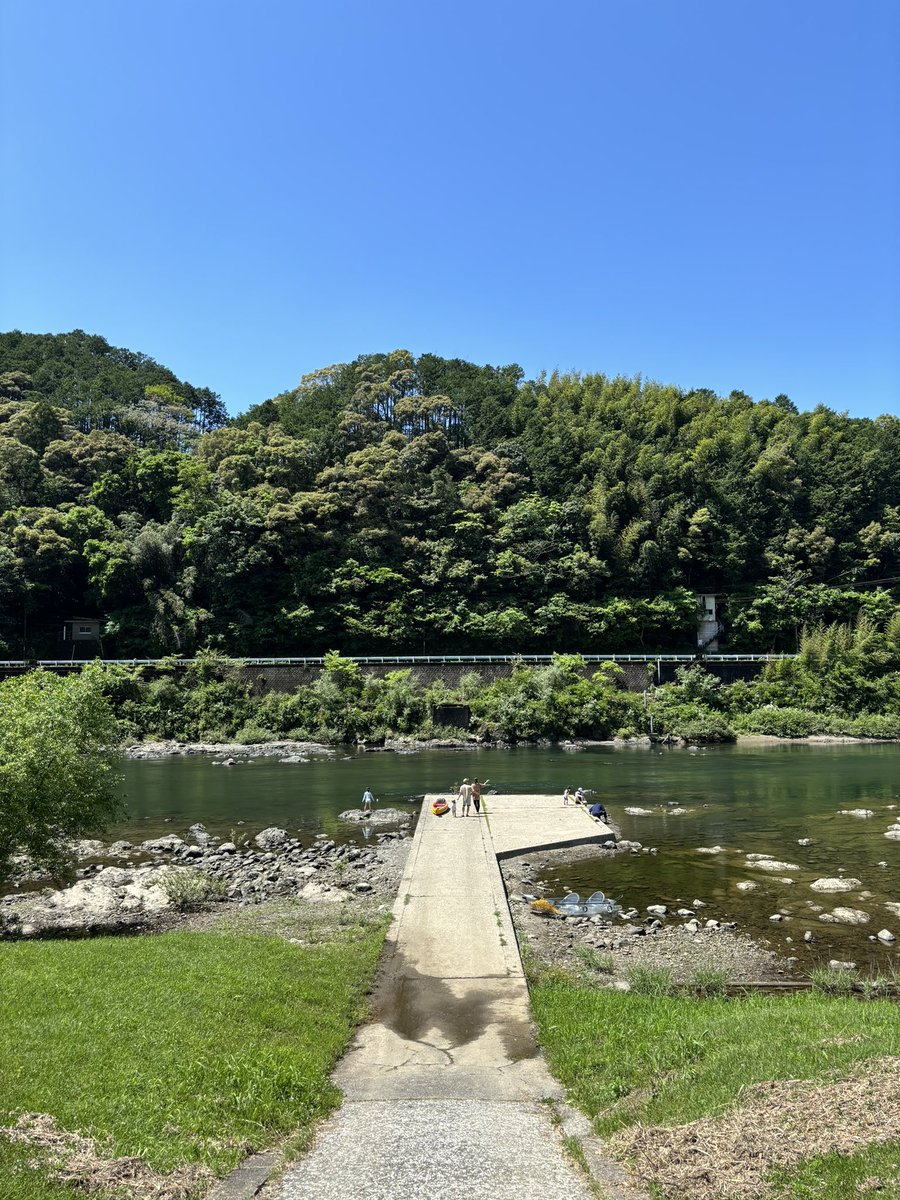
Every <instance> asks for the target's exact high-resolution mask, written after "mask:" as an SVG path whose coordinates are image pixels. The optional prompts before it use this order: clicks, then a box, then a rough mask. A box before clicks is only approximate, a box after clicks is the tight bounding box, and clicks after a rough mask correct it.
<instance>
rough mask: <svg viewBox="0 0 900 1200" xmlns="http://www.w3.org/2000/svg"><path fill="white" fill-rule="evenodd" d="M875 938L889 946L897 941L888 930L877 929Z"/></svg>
mask: <svg viewBox="0 0 900 1200" xmlns="http://www.w3.org/2000/svg"><path fill="white" fill-rule="evenodd" d="M876 936H877V938H878V940H879V942H884V943H885V944H886V945H890V944H891V943H892V942H896V940H897V939H896V937H895V936H894V934H892V933H891V931H890V930H889V929H879V930H878V933H877V935H876Z"/></svg>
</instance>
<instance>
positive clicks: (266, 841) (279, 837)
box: [253, 825, 288, 850]
mask: <svg viewBox="0 0 900 1200" xmlns="http://www.w3.org/2000/svg"><path fill="white" fill-rule="evenodd" d="M253 840H254V841H255V842H256V844H257V846H259V848H260V849H261V850H271V849H272V847H273V846H281V845H282V844H283V843H284V842H286V841H287V840H288V832H287V830H286V829H280V828H279V827H278V826H277V825H270V826H269V827H268V828H267V829H263V830H261V831H260V832H259V833H258V834H257V835H256V837H255V838H254V839H253Z"/></svg>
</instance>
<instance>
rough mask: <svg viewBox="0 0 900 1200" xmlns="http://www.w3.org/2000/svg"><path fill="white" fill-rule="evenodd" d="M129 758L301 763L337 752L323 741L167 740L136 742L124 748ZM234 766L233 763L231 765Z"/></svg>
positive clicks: (124, 752)
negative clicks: (210, 757) (211, 757)
mask: <svg viewBox="0 0 900 1200" xmlns="http://www.w3.org/2000/svg"><path fill="white" fill-rule="evenodd" d="M123 754H124V755H125V757H126V758H170V757H173V756H176V755H179V756H193V755H215V756H216V757H217V758H221V759H229V758H230V759H241V758H283V759H294V760H295V761H298V762H299V761H300V760H301V759H303V758H305V757H307V756H308V755H326V756H327V755H332V754H334V749H333V747H331V746H326V745H325V744H324V743H323V742H293V741H279V742H251V743H249V744H245V743H244V742H178V741H175V740H174V739H171V738H169V739H166V740H163V741H156V742H135V743H134V744H132V745H130V746H125V747H124V748H123ZM228 765H229V766H230V765H232V764H231V763H229V764H228Z"/></svg>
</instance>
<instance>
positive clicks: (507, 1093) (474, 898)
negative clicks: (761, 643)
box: [265, 796, 604, 1200]
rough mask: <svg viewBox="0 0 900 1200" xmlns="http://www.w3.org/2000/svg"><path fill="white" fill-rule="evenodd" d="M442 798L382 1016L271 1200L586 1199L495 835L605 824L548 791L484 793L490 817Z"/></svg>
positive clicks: (401, 919)
mask: <svg viewBox="0 0 900 1200" xmlns="http://www.w3.org/2000/svg"><path fill="white" fill-rule="evenodd" d="M431 799H432V797H430V796H426V798H425V801H424V804H423V812H422V817H421V819H420V821H419V824H418V828H417V831H416V836H415V840H414V842H413V846H412V848H411V850H410V855H409V859H408V861H407V865H406V870H405V873H404V877H403V879H402V881H401V884H400V890H399V894H398V897H397V902H396V904H395V906H394V917H395V920H394V923H393V925H392V927H391V931H390V933H389V935H388V941H387V944H386V947H385V954H384V958H383V960H382V961H383V965H382V971H381V977H380V982H379V984H378V987H377V990H376V993H375V996H374V998H373V1019H372V1021H371V1022H370V1023H369V1024H368V1025H365V1026H363V1027H362V1028H361V1029H360V1030H359V1032H358V1034H357V1037H356V1039H355V1041H354V1043H353V1045H352V1047H351V1049H350V1050H349V1051H348V1053H347V1054H346V1055H345V1056H344V1058H343V1060H342V1061H341V1063H340V1064H339V1066H338V1068H337V1070H336V1071H335V1073H334V1076H333V1078H334V1081H335V1083H336V1084H337V1085H338V1086H339V1087H340V1088H341V1089H342V1090H343V1092H344V1103H343V1105H342V1107H341V1109H340V1110H339V1111H338V1112H337V1113H336V1114H335V1115H334V1117H333V1118H332V1119H331V1120H330V1121H329V1122H327V1123H326V1125H325V1126H323V1128H322V1130H321V1131H320V1133H319V1136H318V1138H317V1141H316V1144H315V1146H314V1147H313V1149H312V1151H311V1152H310V1153H309V1155H308V1156H307V1157H306V1158H305V1159H304V1160H303V1161H302V1162H300V1163H298V1164H297V1165H296V1166H293V1167H291V1168H290V1169H289V1170H288V1171H287V1172H286V1173H285V1174H284V1176H282V1178H281V1179H280V1180H278V1181H277V1182H274V1183H273V1184H270V1185H269V1187H267V1188H266V1191H265V1195H266V1196H267V1197H270V1198H271V1200H312V1198H313V1197H315V1200H321V1198H322V1197H330V1196H335V1197H336V1196H340V1197H342V1200H356V1198H359V1200H363V1198H364V1197H365V1200H382V1198H383V1200H419V1198H422V1200H427V1198H431V1197H435V1198H437V1197H440V1200H456V1197H459V1198H460V1200H462V1198H463V1197H465V1198H466V1200H481V1198H484V1200H488V1198H489V1200H505V1198H506V1197H516V1200H519V1198H520V1197H521V1196H522V1195H523V1194H524V1193H526V1192H527V1193H531V1194H537V1195H540V1196H541V1197H542V1200H589V1197H590V1191H589V1189H588V1187H587V1185H586V1182H585V1180H584V1178H583V1176H582V1175H581V1173H580V1172H579V1171H578V1170H577V1169H576V1168H575V1167H574V1166H573V1164H572V1163H571V1161H570V1160H569V1159H568V1158H567V1157H566V1155H565V1154H564V1152H563V1149H562V1143H561V1139H560V1134H559V1133H558V1131H557V1129H556V1128H555V1126H554V1124H553V1122H552V1120H551V1112H550V1109H549V1107H548V1105H547V1104H546V1103H542V1101H548V1100H557V1101H559V1100H561V1099H562V1091H561V1089H560V1087H559V1084H558V1083H557V1082H556V1080H555V1079H554V1078H553V1077H552V1076H551V1074H550V1072H549V1071H548V1069H547V1067H546V1064H545V1063H544V1060H543V1058H542V1057H541V1055H540V1052H539V1049H538V1046H537V1042H536V1040H535V1036H534V1029H533V1026H532V1022H531V1014H530V1008H529V1001H528V989H527V986H526V983H525V977H524V973H523V971H522V963H521V959H520V957H519V952H518V947H517V944H516V938H515V933H514V931H513V926H512V921H511V919H510V914H509V909H508V906H507V903H506V896H505V892H504V889H503V883H502V880H501V877H500V871H499V868H498V866H497V859H496V852H495V847H494V843H493V841H492V836H491V835H492V832H494V830H495V829H496V831H497V834H498V837H500V839H501V841H502V844H503V846H504V847H507V846H509V845H513V844H515V843H516V840H517V837H519V836H524V837H526V838H528V839H533V838H535V837H537V838H538V840H539V842H540V840H541V839H543V844H547V843H548V842H549V841H550V840H552V841H554V843H557V844H558V843H559V841H560V839H561V838H562V839H563V840H564V839H565V838H566V836H567V835H568V836H570V837H571V838H572V841H573V843H574V842H576V841H579V840H580V841H583V840H584V839H585V838H586V837H587V836H593V837H597V835H598V832H599V833H600V834H603V832H604V830H603V829H602V828H601V829H600V830H599V831H598V830H597V827H596V826H595V825H593V824H592V823H590V818H589V817H588V816H587V814H586V813H585V812H584V811H583V810H581V809H578V810H573V809H564V808H562V807H561V806H560V805H559V802H558V801H556V802H555V803H553V804H552V805H551V803H550V798H549V797H493V796H491V797H488V798H487V808H488V817H487V819H486V818H485V816H484V814H482V817H480V818H478V817H469V818H463V817H459V818H455V819H454V818H453V817H452V816H450V815H448V816H446V817H442V818H437V817H434V816H433V815H432V813H431V811H430V803H431ZM532 800H533V801H536V802H537V801H540V802H542V803H541V804H540V807H541V809H542V810H543V811H542V812H541V813H540V814H539V813H538V811H537V810H538V807H539V805H538V804H537V803H535V804H531V803H529V801H532ZM551 809H552V811H551ZM517 813H518V814H519V815H520V816H521V817H522V818H523V819H522V821H521V824H522V828H523V829H524V831H525V832H524V834H523V835H517V834H516V833H515V829H516V826H517V825H518V824H519V823H520V822H519V821H517V819H516V818H517ZM495 816H496V820H495V819H494V818H495Z"/></svg>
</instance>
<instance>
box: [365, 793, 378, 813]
mask: <svg viewBox="0 0 900 1200" xmlns="http://www.w3.org/2000/svg"><path fill="white" fill-rule="evenodd" d="M377 803H378V801H377V800H376V799H375V797H374V796H373V795H372V793H371V791H370V790H369V789H368V788H366V790H365V791H364V792H363V798H362V806H363V813H364V814H368V815H371V813H372V805H373V804H377Z"/></svg>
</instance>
